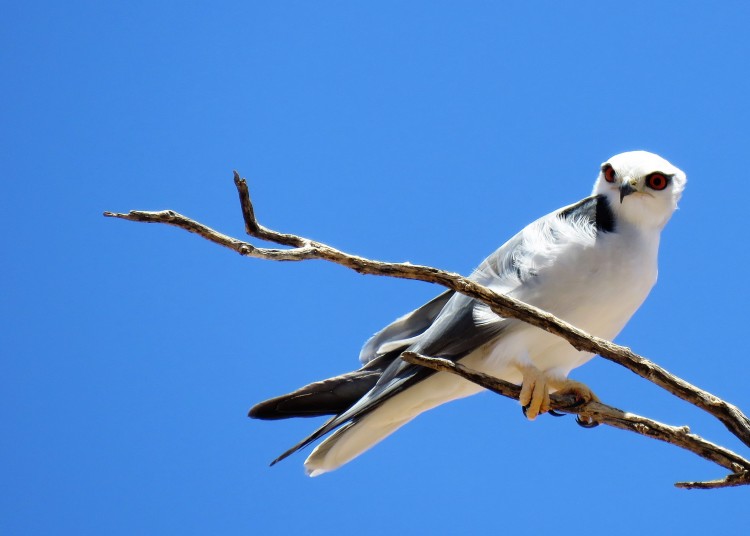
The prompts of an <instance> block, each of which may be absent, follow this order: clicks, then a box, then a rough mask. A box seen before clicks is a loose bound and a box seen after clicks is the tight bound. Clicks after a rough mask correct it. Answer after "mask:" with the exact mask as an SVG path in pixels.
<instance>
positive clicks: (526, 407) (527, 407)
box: [521, 404, 529, 417]
mask: <svg viewBox="0 0 750 536" xmlns="http://www.w3.org/2000/svg"><path fill="white" fill-rule="evenodd" d="M528 410H529V404H526V405H525V406H521V411H522V412H523V416H524V417H526V412H527V411H528Z"/></svg>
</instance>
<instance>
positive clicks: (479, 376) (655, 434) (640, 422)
mask: <svg viewBox="0 0 750 536" xmlns="http://www.w3.org/2000/svg"><path fill="white" fill-rule="evenodd" d="M401 358H402V359H404V360H405V361H408V362H409V363H413V364H415V365H422V366H424V367H429V368H431V369H434V370H438V371H444V372H450V373H452V374H456V375H458V376H461V377H462V378H465V379H467V380H469V381H471V382H474V383H476V384H477V385H480V386H482V387H484V388H485V389H488V390H490V391H493V392H495V393H497V394H500V395H502V396H505V397H508V398H512V399H515V400H518V397H519V395H520V394H521V388H520V387H519V386H517V385H514V384H512V383H509V382H506V381H504V380H501V379H499V378H495V377H493V376H490V375H488V374H485V373H483V372H479V371H477V370H472V369H470V368H468V367H466V366H464V365H462V364H460V363H454V362H453V361H450V360H448V359H441V358H435V357H427V356H424V355H420V354H416V353H414V352H404V353H403V354H401ZM550 406H551V408H552V409H553V410H555V411H557V412H561V413H573V414H576V415H578V417H579V418H581V419H582V420H584V421H589V422H591V421H593V422H595V423H597V424H606V425H608V426H612V427H614V428H619V429H620V430H627V431H630V432H634V433H636V434H640V435H643V436H646V437H651V438H653V439H658V440H659V441H663V442H665V443H669V444H671V445H675V446H677V447H680V448H683V449H685V450H689V451H690V452H692V453H694V454H697V455H698V456H700V457H701V458H704V459H706V460H708V461H711V462H714V463H716V464H718V465H720V466H722V467H724V468H726V469H729V470H730V471H731V472H732V474H730V475H729V476H727V477H726V478H724V479H721V480H715V481H712V482H703V483H701V482H689V483H688V482H679V483H677V484H675V485H676V486H678V487H681V488H701V489H708V488H719V487H728V486H740V485H744V484H750V461H748V460H746V459H744V458H743V457H741V456H740V455H738V454H736V453H734V452H732V451H731V450H728V449H725V448H724V447H721V446H719V445H716V444H714V443H711V442H710V441H706V440H705V439H703V438H702V437H700V436H698V435H695V434H691V433H690V428H688V427H687V426H670V425H668V424H664V423H660V422H658V421H654V420H652V419H649V418H647V417H641V416H640V415H635V414H633V413H627V412H625V411H622V410H620V409H617V408H614V407H612V406H608V405H606V404H602V403H601V402H589V403H588V404H585V405H579V404H577V400H576V398H575V396H573V395H566V396H560V395H556V394H554V393H553V394H551V395H550Z"/></svg>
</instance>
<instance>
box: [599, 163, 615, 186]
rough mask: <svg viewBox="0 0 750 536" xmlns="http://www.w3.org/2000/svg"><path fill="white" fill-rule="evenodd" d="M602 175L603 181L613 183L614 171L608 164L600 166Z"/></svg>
mask: <svg viewBox="0 0 750 536" xmlns="http://www.w3.org/2000/svg"><path fill="white" fill-rule="evenodd" d="M602 174H603V175H604V180H605V181H607V182H615V175H616V173H615V169H614V168H613V167H612V166H610V165H609V164H604V166H602Z"/></svg>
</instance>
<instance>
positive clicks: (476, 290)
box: [104, 172, 750, 488]
mask: <svg viewBox="0 0 750 536" xmlns="http://www.w3.org/2000/svg"><path fill="white" fill-rule="evenodd" d="M234 182H235V185H236V187H237V192H238V194H239V198H240V205H241V208H242V216H243V219H244V222H245V230H246V232H247V234H248V235H250V236H252V237H254V238H258V239H261V240H266V241H270V242H274V243H277V244H281V245H284V246H290V247H291V249H269V248H259V247H256V246H254V245H252V244H250V243H248V242H244V241H242V240H238V239H236V238H232V237H230V236H227V235H225V234H222V233H220V232H218V231H215V230H214V229H211V228H210V227H207V226H205V225H203V224H201V223H198V222H196V221H194V220H191V219H190V218H187V217H185V216H183V215H181V214H178V213H176V212H174V211H171V210H165V211H160V212H144V211H131V212H129V213H127V214H120V213H112V212H105V213H104V215H105V216H107V217H114V218H120V219H125V220H129V221H138V222H145V223H164V224H168V225H173V226H175V227H179V228H181V229H184V230H186V231H189V232H191V233H195V234H198V235H200V236H202V237H203V238H205V239H207V240H209V241H211V242H213V243H215V244H219V245H221V246H224V247H227V248H229V249H232V250H233V251H236V252H237V253H239V254H240V255H243V256H247V257H254V258H258V259H267V260H276V261H302V260H309V259H322V260H327V261H330V262H333V263H336V264H340V265H342V266H344V267H347V268H350V269H352V270H355V271H356V272H358V273H361V274H369V275H379V276H388V277H398V278H402V279H413V280H419V281H425V282H428V283H435V284H438V285H442V286H444V287H446V288H449V289H452V290H455V291H456V292H460V293H462V294H465V295H466V296H469V297H471V298H474V299H477V300H479V301H481V302H483V303H486V304H487V305H488V306H490V308H491V309H492V311H494V312H495V313H496V314H498V315H500V316H502V317H506V318H516V319H518V320H521V321H523V322H526V323H529V324H531V325H533V326H536V327H538V328H541V329H544V330H545V331H548V332H550V333H553V334H555V335H557V336H559V337H562V338H563V339H565V340H566V341H568V342H569V343H570V344H571V345H572V346H573V347H574V348H576V349H577V350H581V351H587V352H591V353H595V354H599V355H600V356H602V357H604V358H605V359H608V360H609V361H612V362H614V363H617V364H618V365H621V366H623V367H625V368H627V369H628V370H630V371H632V372H634V373H635V374H638V375H639V376H641V377H643V378H645V379H647V380H649V381H651V382H652V383H655V384H656V385H658V386H660V387H662V388H663V389H665V390H666V391H668V392H670V393H671V394H673V395H675V396H677V397H679V398H681V399H683V400H685V401H687V402H689V403H691V404H693V405H695V406H696V407H699V408H701V409H702V410H704V411H706V412H708V413H709V414H711V415H712V416H714V417H715V418H717V419H718V420H719V421H721V422H722V423H723V424H724V425H725V426H726V427H727V429H728V430H729V431H730V432H731V433H732V434H734V435H735V436H737V437H738V438H739V439H740V440H741V441H742V442H743V443H744V444H745V445H747V446H750V419H748V417H747V416H745V415H744V414H743V413H742V412H741V411H740V410H739V408H737V407H736V406H734V405H732V404H729V403H728V402H725V401H724V400H721V399H720V398H719V397H717V396H715V395H713V394H711V393H709V392H707V391H704V390H702V389H700V388H698V387H696V386H694V385H692V384H690V383H689V382H686V381H684V380H682V379H681V378H678V377H677V376H674V375H673V374H670V373H669V372H668V371H667V370H665V369H664V368H662V367H660V366H658V365H656V364H655V363H653V362H652V361H649V360H648V359H646V358H644V357H642V356H640V355H638V354H635V353H634V352H632V351H631V350H630V349H629V348H627V347H625V346H620V345H617V344H614V343H612V342H610V341H606V340H604V339H601V338H599V337H593V336H591V335H589V334H588V333H586V332H584V331H583V330H580V329H578V328H576V327H575V326H572V325H571V324H568V323H567V322H564V321H563V320H560V319H559V318H557V317H555V316H553V315H551V314H550V313H547V312H545V311H542V310H540V309H538V308H536V307H533V306H531V305H528V304H526V303H523V302H520V301H518V300H516V299H513V298H511V297H509V296H505V295H502V294H497V293H496V292H493V291H492V290H490V289H488V288H486V287H484V286H482V285H479V284H478V283H476V282H474V281H472V280H471V279H468V278H466V277H463V276H461V275H459V274H456V273H452V272H446V271H444V270H438V269H436V268H433V267H430V266H419V265H414V264H410V263H389V262H379V261H374V260H370V259H366V258H364V257H359V256H356V255H350V254H348V253H344V252H342V251H339V250H337V249H335V248H332V247H330V246H328V245H326V244H323V243H320V242H315V241H312V240H309V239H306V238H303V237H300V236H297V235H291V234H284V233H279V232H276V231H274V230H271V229H268V228H266V227H263V226H262V225H260V224H259V223H258V221H257V219H256V216H255V210H254V208H253V204H252V201H251V199H250V194H249V191H248V187H247V182H246V181H245V179H242V178H240V176H239V174H237V172H235V173H234ZM452 372H455V371H452ZM506 396H507V395H506ZM606 407H608V406H606ZM560 409H561V410H562V408H560ZM600 409H601V408H599V409H597V406H594V405H593V404H588V405H587V406H586V407H585V410H584V409H581V408H579V409H578V410H577V413H579V415H581V416H583V417H584V418H591V419H594V420H596V421H597V422H600V419H603V417H602V416H601V415H600V413H599V410H600ZM612 409H614V408H612ZM562 411H564V410H562ZM617 411H619V410H617ZM620 413H622V415H628V416H629V418H630V419H631V420H627V419H626V420H623V419H622V418H620V419H619V420H618V419H615V418H614V416H613V415H609V416H608V417H607V418H608V419H609V421H607V424H609V425H611V426H616V427H618V428H621V429H627V430H631V431H635V432H636V433H640V434H642V435H648V436H649V437H654V438H657V439H660V440H662V441H667V442H670V443H673V444H675V445H678V446H681V447H682V448H688V447H686V446H685V445H686V444H690V445H691V447H690V448H688V450H691V451H692V452H695V453H696V454H699V455H700V456H702V457H704V458H706V459H710V460H711V461H714V462H716V463H718V464H719V465H722V466H723V467H726V468H727V469H730V470H731V471H732V472H733V475H730V477H727V479H724V480H721V481H714V482H704V483H701V482H686V483H681V484H680V486H681V487H693V488H708V487H722V484H721V483H722V482H723V483H724V484H723V485H724V486H729V485H742V484H746V483H750V482H746V480H747V478H746V476H742V475H745V472H747V471H748V470H749V469H750V466H748V465H747V463H748V462H747V461H746V460H744V458H741V457H739V456H737V455H736V454H734V453H732V452H731V451H727V450H726V449H722V447H718V446H717V445H714V444H713V443H709V442H707V441H705V440H703V439H701V438H699V437H698V436H694V435H693V434H690V433H689V432H688V431H687V429H685V428H676V427H670V426H667V425H663V424H660V423H657V422H656V421H650V420H646V421H648V422H645V421H644V422H639V423H634V422H633V421H632V418H635V417H637V416H632V415H630V414H626V413H623V412H620ZM638 418H639V419H645V418H643V417H638ZM601 422H604V421H601ZM636 428H637V429H636ZM679 434H682V436H681V437H683V439H684V438H688V439H685V440H684V441H682V440H681V441H682V443H676V442H674V441H669V440H668V439H666V438H668V437H673V436H676V435H679ZM699 451H700V452H699ZM704 451H705V452H704ZM706 452H710V454H706ZM710 456H713V457H714V458H716V459H714V458H712V457H710ZM727 464H730V465H731V464H737V465H736V466H731V467H730V465H727ZM734 473H737V474H734ZM743 479H745V480H743Z"/></svg>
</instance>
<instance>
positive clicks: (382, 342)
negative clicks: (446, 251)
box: [359, 290, 455, 364]
mask: <svg viewBox="0 0 750 536" xmlns="http://www.w3.org/2000/svg"><path fill="white" fill-rule="evenodd" d="M454 294H455V291H453V290H448V291H446V292H443V293H442V294H440V295H439V296H437V297H435V298H433V299H432V300H430V301H429V302H427V303H426V304H424V305H423V306H422V307H420V308H419V309H415V310H414V311H412V312H411V313H409V314H406V315H404V316H402V317H401V318H399V319H398V320H396V321H394V322H392V323H391V324H389V325H388V326H386V327H385V328H383V329H382V330H380V331H378V332H377V333H376V334H375V335H373V336H372V337H370V339H369V340H368V341H367V342H366V343H365V345H364V346H363V347H362V351H361V352H360V353H359V361H360V362H361V363H362V364H365V363H369V362H370V361H372V360H373V359H375V358H377V357H380V356H382V355H385V354H387V353H390V352H392V351H393V350H397V349H399V348H403V349H406V348H407V347H408V346H409V345H411V344H412V343H413V342H414V341H415V340H416V338H417V337H419V336H420V335H421V334H422V333H424V332H425V331H426V330H427V328H429V327H430V326H431V325H432V323H433V322H434V321H435V318H437V316H438V314H440V311H442V310H443V308H444V307H445V304H447V303H448V301H449V300H450V299H451V297H452V296H453V295H454Z"/></svg>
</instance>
